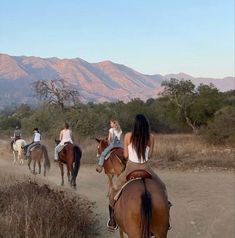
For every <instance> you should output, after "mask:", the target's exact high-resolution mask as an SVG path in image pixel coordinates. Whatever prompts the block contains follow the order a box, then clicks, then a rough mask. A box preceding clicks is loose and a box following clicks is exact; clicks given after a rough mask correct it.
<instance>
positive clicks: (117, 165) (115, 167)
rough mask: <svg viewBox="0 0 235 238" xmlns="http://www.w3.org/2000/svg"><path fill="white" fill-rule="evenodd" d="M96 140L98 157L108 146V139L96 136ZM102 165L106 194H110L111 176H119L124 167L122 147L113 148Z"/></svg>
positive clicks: (124, 160)
mask: <svg viewBox="0 0 235 238" xmlns="http://www.w3.org/2000/svg"><path fill="white" fill-rule="evenodd" d="M96 141H97V142H98V146H97V158H99V157H100V154H101V153H102V152H103V150H104V149H105V148H106V147H107V146H108V140H107V139H98V138H96ZM103 167H104V172H105V174H106V175H107V176H108V195H110V192H111V188H112V187H113V177H114V176H115V175H116V176H119V175H120V174H121V173H122V171H123V170H124V169H125V167H126V159H125V158H124V154H123V148H121V147H115V148H113V149H112V150H111V152H110V154H109V155H108V159H105V161H104V165H103Z"/></svg>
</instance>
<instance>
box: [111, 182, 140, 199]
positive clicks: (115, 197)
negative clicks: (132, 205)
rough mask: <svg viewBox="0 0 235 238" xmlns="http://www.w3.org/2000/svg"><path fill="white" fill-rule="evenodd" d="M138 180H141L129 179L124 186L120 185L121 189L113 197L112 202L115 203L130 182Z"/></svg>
mask: <svg viewBox="0 0 235 238" xmlns="http://www.w3.org/2000/svg"><path fill="white" fill-rule="evenodd" d="M139 179H142V178H134V179H131V180H129V181H127V182H126V183H125V184H124V185H122V187H121V188H120V190H119V191H118V192H117V194H116V195H115V196H114V201H117V200H118V199H119V197H120V195H121V193H122V190H123V188H125V187H126V185H127V184H129V183H131V182H132V181H135V180H139Z"/></svg>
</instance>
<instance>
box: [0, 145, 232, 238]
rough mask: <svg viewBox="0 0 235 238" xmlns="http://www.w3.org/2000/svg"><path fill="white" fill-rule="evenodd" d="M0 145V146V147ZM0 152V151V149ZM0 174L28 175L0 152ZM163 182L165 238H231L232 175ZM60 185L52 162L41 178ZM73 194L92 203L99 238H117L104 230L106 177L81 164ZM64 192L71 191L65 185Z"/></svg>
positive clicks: (175, 176) (168, 177)
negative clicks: (167, 204)
mask: <svg viewBox="0 0 235 238" xmlns="http://www.w3.org/2000/svg"><path fill="white" fill-rule="evenodd" d="M1 145H2V144H0V147H1ZM0 151H1V148H0ZM0 171H11V172H14V173H15V174H25V175H29V174H30V173H29V171H28V168H27V166H26V165H23V166H19V165H13V163H12V158H6V157H3V154H2V153H0ZM158 174H159V176H160V177H161V178H162V180H163V181H164V182H165V183H166V186H167V188H168V193H169V198H170V200H171V202H172V203H173V207H172V209H171V219H172V226H173V228H172V230H171V231H169V233H168V237H169V238H173V237H174V238H189V237H190V238H194V237H195V238H196V237H202V238H220V237H224V238H232V237H234V235H235V175H234V173H233V172H215V171H211V172H190V171H188V172H180V171H170V170H160V171H158ZM34 177H36V178H42V179H43V180H44V181H49V182H50V183H51V184H54V185H59V184H60V172H59V168H58V167H57V164H56V163H53V162H52V168H51V170H50V171H49V173H48V176H47V177H46V178H45V179H44V178H43V176H41V175H36V176H34ZM77 184H78V188H77V191H76V193H78V194H81V195H83V196H86V197H87V198H88V199H89V200H90V201H94V202H96V205H95V212H96V213H97V214H99V216H100V221H101V234H100V236H99V237H119V232H118V231H117V232H115V233H109V232H107V231H106V219H107V216H108V209H107V206H108V203H107V201H108V199H107V197H106V192H107V189H106V186H107V185H106V177H105V176H104V174H97V173H96V172H95V167H94V166H86V165H82V166H81V168H80V171H79V174H78V178H77ZM65 189H66V190H69V191H71V192H73V190H72V189H70V188H69V187H68V185H66V186H65Z"/></svg>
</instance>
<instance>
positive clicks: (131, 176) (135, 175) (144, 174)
mask: <svg viewBox="0 0 235 238" xmlns="http://www.w3.org/2000/svg"><path fill="white" fill-rule="evenodd" d="M142 178H149V179H152V174H151V173H149V172H148V171H146V170H144V169H136V170H133V171H131V172H130V173H128V174H127V176H126V180H127V182H126V183H125V184H124V185H123V186H122V187H121V189H120V190H119V191H118V192H117V194H116V195H115V197H114V200H115V201H117V200H118V199H119V197H120V196H121V193H122V190H123V189H124V188H125V187H126V186H127V184H129V183H131V182H132V181H135V180H139V179H142Z"/></svg>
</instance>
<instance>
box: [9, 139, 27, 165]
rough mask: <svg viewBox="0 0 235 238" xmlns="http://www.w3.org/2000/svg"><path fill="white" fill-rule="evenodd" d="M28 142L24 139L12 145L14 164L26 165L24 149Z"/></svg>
mask: <svg viewBox="0 0 235 238" xmlns="http://www.w3.org/2000/svg"><path fill="white" fill-rule="evenodd" d="M26 144H27V143H26V141H25V140H23V139H18V140H16V141H15V142H13V143H11V149H12V152H13V157H14V164H15V163H16V161H18V163H19V164H22V165H23V164H24V156H23V155H24V151H23V147H24V146H25V145H26Z"/></svg>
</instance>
